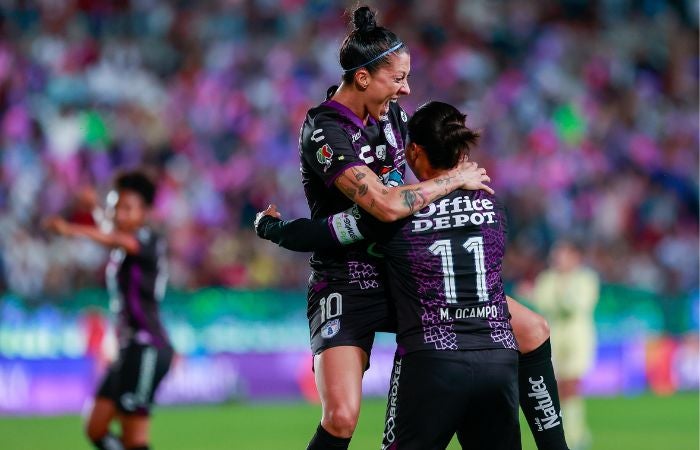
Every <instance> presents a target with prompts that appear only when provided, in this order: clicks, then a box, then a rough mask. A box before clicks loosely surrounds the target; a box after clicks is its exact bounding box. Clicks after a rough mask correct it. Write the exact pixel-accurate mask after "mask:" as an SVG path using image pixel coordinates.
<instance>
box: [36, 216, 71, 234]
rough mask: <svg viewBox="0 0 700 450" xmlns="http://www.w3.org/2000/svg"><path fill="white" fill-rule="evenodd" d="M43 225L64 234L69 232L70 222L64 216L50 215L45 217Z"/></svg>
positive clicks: (47, 228)
mask: <svg viewBox="0 0 700 450" xmlns="http://www.w3.org/2000/svg"><path fill="white" fill-rule="evenodd" d="M42 226H43V227H44V228H45V229H46V230H49V231H52V232H54V233H58V234H61V235H64V236H65V235H66V234H68V228H69V225H68V222H66V221H65V220H64V219H63V218H62V217H58V216H53V217H48V218H46V219H44V221H43V222H42Z"/></svg>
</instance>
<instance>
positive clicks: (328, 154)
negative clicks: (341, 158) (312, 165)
mask: <svg viewBox="0 0 700 450" xmlns="http://www.w3.org/2000/svg"><path fill="white" fill-rule="evenodd" d="M316 159H318V162H319V164H322V165H323V171H324V172H325V171H326V170H328V168H329V167H330V166H331V161H332V159H333V149H331V146H330V145H328V144H323V147H321V148H319V149H318V151H317V152H316Z"/></svg>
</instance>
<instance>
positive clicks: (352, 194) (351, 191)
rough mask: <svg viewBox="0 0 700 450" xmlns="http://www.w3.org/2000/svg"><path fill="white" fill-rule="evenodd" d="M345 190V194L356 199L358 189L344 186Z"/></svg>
mask: <svg viewBox="0 0 700 450" xmlns="http://www.w3.org/2000/svg"><path fill="white" fill-rule="evenodd" d="M343 192H345V195H347V196H348V198H350V199H354V198H355V195H356V194H357V191H356V190H355V189H353V188H351V187H343Z"/></svg>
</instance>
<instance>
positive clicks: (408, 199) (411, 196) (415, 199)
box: [401, 188, 425, 213]
mask: <svg viewBox="0 0 700 450" xmlns="http://www.w3.org/2000/svg"><path fill="white" fill-rule="evenodd" d="M401 197H403V204H404V205H405V206H406V207H407V208H408V210H409V211H410V212H411V213H413V212H414V211H417V210H419V209H421V208H422V207H423V206H425V197H424V196H423V193H422V192H421V190H420V188H418V189H407V190H405V191H401Z"/></svg>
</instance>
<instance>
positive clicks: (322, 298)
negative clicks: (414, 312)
mask: <svg viewBox="0 0 700 450" xmlns="http://www.w3.org/2000/svg"><path fill="white" fill-rule="evenodd" d="M306 316H307V318H308V319H309V333H310V337H311V350H312V351H313V353H314V355H317V354H319V353H321V352H322V351H323V350H325V349H327V348H331V347H339V346H342V345H349V346H353V347H360V348H362V349H363V350H364V351H365V352H366V353H367V356H368V357H369V355H370V353H371V351H372V344H373V343H374V334H375V333H376V332H377V331H386V332H396V315H395V313H394V311H393V307H392V306H391V304H390V303H389V299H388V298H387V296H386V293H385V291H384V286H383V283H381V282H376V283H373V284H371V285H367V284H362V285H361V284H357V283H348V282H347V281H342V282H341V281H329V282H326V281H322V282H316V283H315V284H312V285H311V286H310V287H309V292H308V306H307V311H306Z"/></svg>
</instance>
